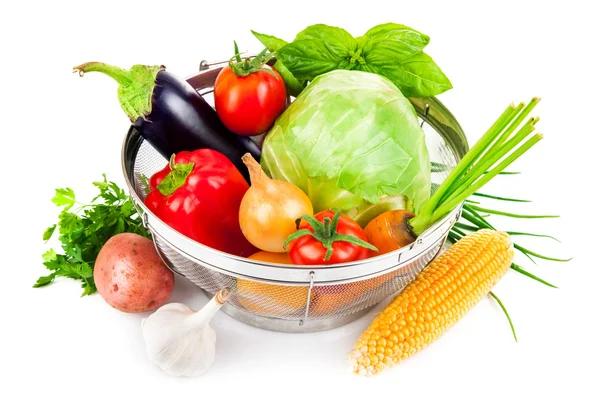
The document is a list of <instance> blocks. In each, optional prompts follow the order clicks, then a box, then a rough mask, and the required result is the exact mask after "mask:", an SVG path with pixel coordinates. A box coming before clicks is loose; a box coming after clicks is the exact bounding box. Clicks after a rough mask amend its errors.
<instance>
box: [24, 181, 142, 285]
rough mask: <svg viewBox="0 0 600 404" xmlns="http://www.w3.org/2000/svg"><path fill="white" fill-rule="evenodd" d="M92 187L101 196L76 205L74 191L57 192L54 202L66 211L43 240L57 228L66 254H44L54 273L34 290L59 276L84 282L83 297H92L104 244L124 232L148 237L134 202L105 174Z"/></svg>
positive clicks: (60, 190)
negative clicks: (90, 201) (96, 270)
mask: <svg viewBox="0 0 600 404" xmlns="http://www.w3.org/2000/svg"><path fill="white" fill-rule="evenodd" d="M93 184H94V186H96V187H97V188H98V189H99V191H100V194H99V195H98V196H96V197H95V198H94V199H92V203H89V204H82V203H80V202H77V201H76V199H75V193H74V192H73V190H72V189H71V188H59V189H57V190H56V194H55V195H54V197H53V198H52V202H53V203H54V204H55V205H56V206H59V207H63V210H62V211H61V212H60V214H59V215H58V223H57V224H54V225H52V226H50V227H48V228H47V229H46V231H45V232H44V236H43V239H44V241H48V240H49V239H50V238H51V237H52V235H53V234H54V232H55V230H56V229H57V228H58V233H59V236H58V240H59V241H60V242H61V244H62V250H63V254H58V253H57V252H56V251H54V249H52V248H51V249H49V250H48V251H46V252H45V253H44V254H43V255H42V258H43V260H44V266H45V267H46V268H48V269H49V270H50V271H52V273H51V274H50V275H47V276H42V277H40V278H39V279H38V280H37V282H36V283H35V284H34V285H33V287H34V288H39V287H42V286H46V285H48V284H50V283H52V281H54V279H55V278H56V277H57V276H64V277H66V278H71V279H79V280H81V286H82V288H83V294H82V296H86V295H91V294H93V293H95V292H96V285H95V284H94V275H93V268H94V263H95V261H96V257H97V256H98V253H99V252H100V249H101V248H102V246H103V245H104V243H106V242H107V241H108V239H109V238H111V237H112V236H114V235H115V234H119V233H125V232H128V233H137V234H140V235H142V236H145V237H148V233H147V231H146V229H145V228H144V227H143V225H142V220H141V218H140V217H139V215H138V214H137V212H136V210H135V207H134V206H133V202H132V201H131V199H129V197H128V195H127V194H126V193H125V191H124V190H122V189H121V188H119V186H118V185H117V184H115V183H114V182H108V181H107V180H106V175H103V181H101V182H94V183H93ZM101 202H102V203H101Z"/></svg>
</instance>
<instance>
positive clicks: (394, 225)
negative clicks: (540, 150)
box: [367, 98, 542, 252]
mask: <svg viewBox="0 0 600 404" xmlns="http://www.w3.org/2000/svg"><path fill="white" fill-rule="evenodd" d="M538 102H539V99H538V98H534V99H533V100H531V102H530V103H529V104H527V105H525V103H521V104H519V105H518V106H516V107H515V106H514V105H511V106H509V107H508V108H507V109H506V110H505V111H504V113H503V114H502V115H501V116H500V117H499V118H498V119H497V120H496V122H495V123H494V124H493V125H492V126H491V127H490V129H489V130H488V131H487V132H486V133H485V134H484V135H483V136H482V137H481V139H479V141H478V142H477V143H475V145H474V146H473V147H472V148H471V149H470V150H469V151H468V152H467V154H466V155H465V156H464V157H463V158H462V159H461V160H460V161H459V162H458V164H457V165H456V167H454V169H452V171H451V172H450V174H449V175H448V177H447V178H446V179H445V180H444V181H443V182H442V184H441V185H440V186H439V187H438V188H437V189H436V191H435V193H434V194H433V195H432V196H431V198H430V199H429V200H428V201H427V203H426V204H425V205H424V206H423V207H422V208H421V209H420V210H416V211H414V213H416V216H414V217H413V212H410V211H407V210H402V211H397V212H395V213H393V219H394V220H393V222H392V221H390V220H388V219H389V218H390V214H389V213H386V214H385V215H386V216H383V217H378V218H375V219H374V223H369V225H367V228H368V229H369V231H368V233H369V234H370V235H371V238H370V239H369V242H371V243H372V244H373V245H375V246H376V247H377V248H381V251H385V252H387V251H390V250H391V249H393V245H394V244H396V245H397V248H400V247H403V246H405V245H407V244H405V243H410V242H412V241H414V239H415V238H416V236H418V235H420V234H421V233H423V232H424V231H425V230H426V229H427V228H429V227H430V226H431V225H432V224H434V223H435V222H437V221H438V220H440V219H442V218H443V217H444V216H446V215H447V214H449V213H450V212H452V211H453V210H454V209H455V208H456V207H457V206H458V205H460V204H462V203H463V202H464V201H465V200H466V199H467V198H469V197H470V196H471V195H473V194H474V193H475V192H477V191H478V190H479V189H480V188H481V187H482V186H484V185H485V184H487V183H488V182H489V181H490V180H491V179H492V178H494V177H495V176H496V175H497V174H499V173H501V172H502V171H503V170H504V169H505V168H506V167H507V166H508V165H509V164H510V163H512V162H513V161H514V160H516V159H517V158H518V157H519V156H521V155H522V154H523V153H525V152H526V151H527V150H529V149H530V148H531V147H533V145H534V144H536V143H537V142H539V141H540V140H541V139H542V135H540V134H535V135H533V136H529V135H531V133H532V132H533V131H534V130H535V127H534V125H535V123H537V121H538V120H539V118H530V119H529V120H527V121H526V122H525V124H523V121H525V119H526V118H527V116H528V115H529V113H530V112H531V110H532V109H533V108H534V107H535V106H536V105H537V103H538ZM517 129H518V130H517ZM515 131H516V133H514V132H515ZM381 223H386V226H385V227H383V226H381V225H380V224H381Z"/></svg>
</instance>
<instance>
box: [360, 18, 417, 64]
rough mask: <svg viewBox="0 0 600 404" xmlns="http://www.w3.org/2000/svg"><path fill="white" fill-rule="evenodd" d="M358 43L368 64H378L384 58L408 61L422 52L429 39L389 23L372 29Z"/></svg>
mask: <svg viewBox="0 0 600 404" xmlns="http://www.w3.org/2000/svg"><path fill="white" fill-rule="evenodd" d="M358 42H359V46H360V48H361V50H362V53H363V57H364V58H365V61H366V63H367V64H369V63H375V64H377V63H378V62H379V61H380V60H381V59H382V58H384V59H388V58H390V57H392V58H394V59H396V60H406V59H407V58H409V57H411V56H413V55H415V54H417V53H419V52H421V51H422V50H423V48H425V46H427V44H428V43H429V37H428V36H427V35H425V34H422V33H420V32H419V31H416V30H414V29H412V28H410V27H407V26H406V25H401V24H394V23H387V24H381V25H376V26H375V27H373V28H371V29H370V30H368V31H367V32H366V33H365V34H364V35H363V36H362V37H360V38H358Z"/></svg>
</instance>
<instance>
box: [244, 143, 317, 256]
mask: <svg viewBox="0 0 600 404" xmlns="http://www.w3.org/2000/svg"><path fill="white" fill-rule="evenodd" d="M243 160H244V163H245V164H246V165H247V166H248V170H249V171H250V178H251V182H252V186H251V187H250V189H249V190H248V191H247V192H246V194H245V195H244V198H243V199H242V203H241V205H240V209H239V225H240V227H241V229H242V232H243V233H244V236H246V239H248V241H250V243H252V244H253V245H254V246H256V247H257V248H260V249H261V250H264V251H270V252H275V253H282V252H285V248H284V246H283V243H284V242H285V239H286V238H287V236H289V235H290V234H292V233H293V232H294V231H296V219H297V218H299V217H300V216H302V215H312V214H313V208H312V205H311V203H310V200H309V199H308V197H307V196H306V194H305V193H304V192H302V190H301V189H300V188H298V187H297V186H295V185H293V184H290V183H288V182H285V181H280V180H272V179H270V178H269V177H267V175H266V174H265V173H264V172H263V170H262V169H261V167H260V164H258V162H257V161H256V160H254V159H253V158H252V156H251V155H250V154H246V155H245V156H244V157H243Z"/></svg>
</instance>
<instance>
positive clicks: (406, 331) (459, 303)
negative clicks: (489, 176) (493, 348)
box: [349, 229, 514, 375]
mask: <svg viewBox="0 0 600 404" xmlns="http://www.w3.org/2000/svg"><path fill="white" fill-rule="evenodd" d="M513 255H514V250H513V245H512V241H511V239H510V236H509V235H508V234H506V233H504V232H499V231H493V230H488V229H485V230H479V231H477V232H475V233H472V234H470V235H468V236H466V237H464V238H463V239H461V240H460V241H458V242H457V243H456V244H454V245H453V246H452V247H450V248H449V249H448V250H447V251H446V252H444V253H443V254H442V255H440V256H439V257H438V258H436V259H435V260H434V261H433V262H432V263H431V264H430V265H429V266H428V267H427V268H425V269H424V270H423V271H422V272H421V273H420V274H419V275H418V276H417V277H416V279H415V280H414V281H413V282H412V283H410V284H409V285H408V286H407V287H406V288H405V289H404V290H403V291H402V292H401V293H400V294H399V295H398V296H397V297H396V298H395V299H394V300H393V301H392V302H391V303H390V304H389V305H388V306H387V307H386V308H385V309H384V310H383V311H381V312H380V313H379V315H378V316H377V318H375V320H374V321H373V323H372V324H371V325H370V326H369V328H368V329H367V330H366V331H365V332H363V334H362V335H361V336H360V338H359V339H358V341H357V343H356V345H355V347H354V350H353V351H352V352H351V353H350V355H349V360H350V364H351V366H352V369H353V371H354V373H358V374H361V375H373V374H375V373H378V372H379V371H381V370H383V369H384V368H386V367H391V366H392V365H394V364H395V363H398V362H400V361H401V360H403V359H406V358H408V357H409V356H411V355H412V354H414V353H415V352H417V351H419V350H420V349H422V348H424V347H426V346H427V345H429V344H430V343H431V342H433V341H435V340H436V339H437V338H438V337H439V336H440V335H442V334H443V333H444V331H446V330H447V329H448V328H450V326H452V325H453V324H454V323H456V322H457V321H458V320H460V319H461V318H462V317H463V316H464V314H465V313H466V312H467V311H468V310H469V309H471V307H473V306H474V305H475V304H476V303H477V302H479V301H480V300H481V299H483V297H484V296H485V295H486V294H487V293H489V292H490V291H491V289H492V287H493V286H494V285H495V284H496V282H498V280H500V278H502V276H503V275H504V274H505V273H506V272H507V271H508V268H509V267H510V264H511V262H512V258H513Z"/></svg>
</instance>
